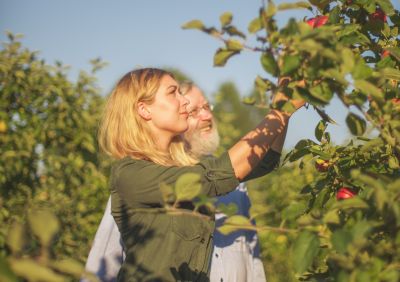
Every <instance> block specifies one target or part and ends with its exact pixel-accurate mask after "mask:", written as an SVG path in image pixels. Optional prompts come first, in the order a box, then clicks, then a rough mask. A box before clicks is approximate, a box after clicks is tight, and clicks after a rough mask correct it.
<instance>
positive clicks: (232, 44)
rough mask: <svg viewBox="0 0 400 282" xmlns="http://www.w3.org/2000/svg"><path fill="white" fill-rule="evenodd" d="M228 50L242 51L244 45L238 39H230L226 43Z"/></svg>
mask: <svg viewBox="0 0 400 282" xmlns="http://www.w3.org/2000/svg"><path fill="white" fill-rule="evenodd" d="M226 48H227V49H228V50H230V51H240V50H242V49H243V44H242V42H240V41H239V40H236V39H228V40H227V41H226Z"/></svg>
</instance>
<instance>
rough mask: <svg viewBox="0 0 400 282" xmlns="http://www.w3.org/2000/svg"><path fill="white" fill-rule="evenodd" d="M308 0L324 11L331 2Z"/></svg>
mask: <svg viewBox="0 0 400 282" xmlns="http://www.w3.org/2000/svg"><path fill="white" fill-rule="evenodd" d="M308 2H310V3H311V4H313V5H314V6H316V7H318V9H320V10H321V11H322V10H323V9H324V8H325V7H326V5H328V4H329V3H330V0H308Z"/></svg>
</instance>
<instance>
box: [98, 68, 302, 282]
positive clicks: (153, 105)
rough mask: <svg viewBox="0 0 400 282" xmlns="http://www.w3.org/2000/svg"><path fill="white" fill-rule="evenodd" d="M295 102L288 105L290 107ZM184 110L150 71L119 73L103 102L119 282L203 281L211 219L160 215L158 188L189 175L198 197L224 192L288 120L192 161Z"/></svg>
mask: <svg viewBox="0 0 400 282" xmlns="http://www.w3.org/2000/svg"><path fill="white" fill-rule="evenodd" d="M303 104H304V102H303V101H294V106H295V107H296V108H299V107H301V106H302V105H303ZM187 105H188V100H187V99H186V98H185V97H184V96H182V95H181V94H180V92H179V85H178V83H177V82H176V81H175V79H174V78H173V76H172V75H171V74H169V73H168V72H165V71H163V70H160V69H151V68H146V69H139V70H134V71H132V72H129V73H128V74H126V75H125V76H124V77H123V78H122V79H121V80H120V81H119V82H118V84H117V86H116V87H115V89H114V91H113V92H112V94H111V96H110V97H109V99H108V102H107V104H106V108H105V111H104V116H103V120H102V122H101V125H100V130H99V144H100V147H101V149H102V150H103V151H104V152H105V153H107V154H108V155H110V156H112V157H114V158H115V159H117V161H116V163H115V164H114V166H113V168H112V171H111V177H110V186H111V187H110V189H111V210H112V215H113V217H114V219H115V221H116V223H117V226H118V229H119V231H120V233H121V237H122V241H123V244H124V246H125V250H126V259H125V261H124V263H123V265H122V267H121V270H120V272H119V274H118V280H119V281H208V280H209V278H208V276H209V264H210V263H209V262H210V255H211V251H212V233H213V230H214V221H213V220H212V215H210V214H207V213H206V214H205V215H204V216H192V215H190V214H185V213H182V214H181V215H173V214H169V213H166V212H165V211H164V209H163V205H164V202H163V198H162V194H161V191H160V188H159V187H160V183H165V184H167V185H174V184H175V182H176V180H177V179H178V177H179V176H181V175H183V174H185V173H188V172H191V173H197V174H199V175H200V177H201V185H202V192H203V194H206V195H209V196H219V195H223V194H226V193H228V192H230V191H232V190H234V189H235V188H236V186H237V185H238V184H239V181H240V180H242V179H244V178H245V177H246V176H247V175H248V174H249V173H250V172H251V170H252V169H253V168H255V166H256V165H257V164H258V163H259V161H260V160H261V159H262V158H263V157H264V156H265V154H266V152H267V151H268V150H269V149H270V147H271V144H273V142H274V140H275V139H276V137H277V136H278V135H279V134H280V133H282V132H283V131H284V130H285V128H286V126H287V124H288V122H289V118H290V114H288V113H284V112H280V111H277V110H272V111H270V112H269V113H268V114H267V115H266V116H265V118H264V119H263V120H262V121H261V122H260V124H259V125H258V126H257V127H256V128H255V129H254V130H252V131H250V132H249V133H248V134H247V135H245V136H244V137H243V138H242V139H240V140H239V141H238V142H237V143H236V144H235V145H234V146H233V147H232V148H231V149H229V150H228V152H225V153H224V154H222V156H221V157H220V158H207V159H205V160H202V161H198V160H197V159H194V158H193V157H191V156H189V155H188V154H187V153H186V152H185V150H184V143H183V141H182V139H181V136H180V134H181V133H183V132H185V131H186V130H187V128H188V121H187V119H188V117H189V113H188V111H187V109H186V106H187ZM182 208H189V209H190V208H191V205H190V204H189V205H185V206H182Z"/></svg>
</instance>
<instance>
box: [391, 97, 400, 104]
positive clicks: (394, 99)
mask: <svg viewBox="0 0 400 282" xmlns="http://www.w3.org/2000/svg"><path fill="white" fill-rule="evenodd" d="M391 101H392V103H393V104H394V105H398V104H400V98H393V99H392V100H391Z"/></svg>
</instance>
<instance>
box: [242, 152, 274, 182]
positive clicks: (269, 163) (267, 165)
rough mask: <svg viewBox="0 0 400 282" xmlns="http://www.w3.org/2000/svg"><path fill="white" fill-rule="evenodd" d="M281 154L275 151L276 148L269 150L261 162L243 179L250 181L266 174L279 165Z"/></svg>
mask: <svg viewBox="0 0 400 282" xmlns="http://www.w3.org/2000/svg"><path fill="white" fill-rule="evenodd" d="M280 158H281V154H280V153H278V152H275V151H274V150H272V149H271V150H268V151H267V153H266V154H265V156H264V158H263V159H262V160H261V161H260V162H259V164H258V165H257V166H256V167H255V168H254V169H253V170H252V171H251V172H250V173H249V174H248V175H247V176H246V177H245V178H244V179H243V181H248V180H251V179H254V178H257V177H261V176H264V175H266V174H268V173H270V172H271V171H273V170H274V169H275V168H277V167H278V165H279V160H280Z"/></svg>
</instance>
